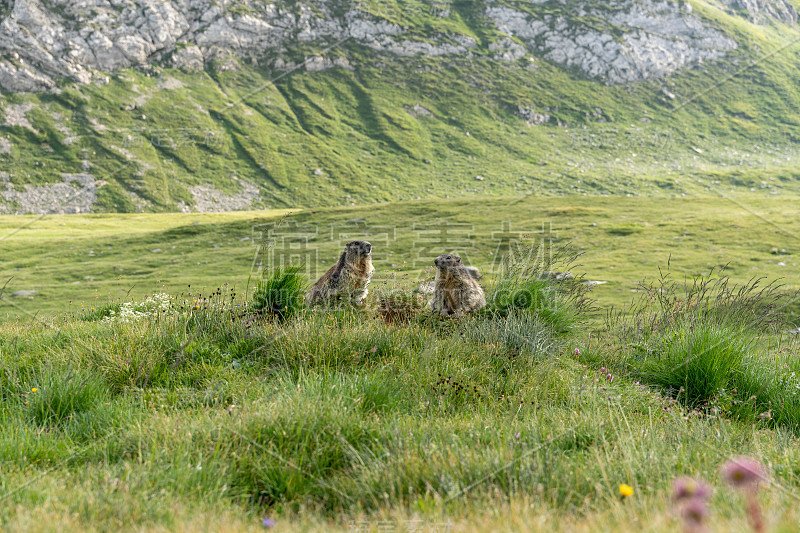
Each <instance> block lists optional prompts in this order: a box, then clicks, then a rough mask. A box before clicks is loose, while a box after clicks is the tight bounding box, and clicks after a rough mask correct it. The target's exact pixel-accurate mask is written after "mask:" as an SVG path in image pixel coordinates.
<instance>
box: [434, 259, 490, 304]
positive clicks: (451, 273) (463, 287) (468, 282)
mask: <svg viewBox="0 0 800 533" xmlns="http://www.w3.org/2000/svg"><path fill="white" fill-rule="evenodd" d="M433 264H434V265H436V268H437V270H436V280H435V282H434V283H435V286H434V292H433V299H432V300H431V311H433V312H434V313H439V314H440V315H441V316H450V315H456V316H459V315H465V314H467V313H470V312H472V311H477V310H478V309H482V308H483V307H484V306H485V305H486V297H485V296H484V295H483V289H482V288H481V286H480V285H479V284H478V282H477V281H475V278H473V277H472V276H471V275H470V273H469V271H468V270H467V268H466V267H465V266H464V263H462V262H461V258H460V257H458V256H457V255H451V254H442V255H440V256H439V257H437V258H436V259H434V260H433Z"/></svg>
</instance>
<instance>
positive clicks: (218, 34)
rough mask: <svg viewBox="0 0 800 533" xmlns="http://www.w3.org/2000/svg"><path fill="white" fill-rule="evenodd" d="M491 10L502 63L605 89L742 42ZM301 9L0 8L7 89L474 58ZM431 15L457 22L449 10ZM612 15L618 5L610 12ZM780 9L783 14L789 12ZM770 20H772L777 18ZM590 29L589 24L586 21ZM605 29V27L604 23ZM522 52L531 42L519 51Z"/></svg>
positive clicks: (699, 28)
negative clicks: (253, 67) (158, 67)
mask: <svg viewBox="0 0 800 533" xmlns="http://www.w3.org/2000/svg"><path fill="white" fill-rule="evenodd" d="M726 1H728V2H729V3H730V4H731V5H732V4H734V3H736V4H737V5H739V4H741V5H743V6H744V8H743V9H746V10H747V11H748V12H751V11H753V12H754V13H756V12H757V13H771V12H775V13H778V14H783V15H780V16H785V17H790V18H791V17H792V16H794V17H796V13H794V11H793V10H791V11H790V9H791V6H790V5H789V4H788V3H786V0H780V1H777V2H769V1H767V0H726ZM539 3H540V2H537V1H533V2H530V3H529V4H528V5H527V7H528V8H529V9H531V10H533V11H532V12H527V13H526V12H522V11H517V10H515V9H512V8H510V7H505V6H501V5H498V4H496V3H494V2H486V9H485V15H486V16H487V17H488V18H489V19H490V20H491V21H493V23H494V24H495V25H496V27H497V29H498V30H499V31H500V32H501V33H502V34H503V35H500V36H499V37H497V38H493V39H492V42H490V43H487V50H485V51H484V52H483V53H485V54H486V55H487V56H488V57H491V58H492V59H495V60H497V61H517V60H519V59H521V58H522V57H523V56H525V55H527V54H528V53H530V52H534V53H536V54H540V55H543V56H544V57H545V58H546V59H549V60H551V61H554V62H556V63H560V64H563V65H565V66H567V67H575V68H578V69H580V70H581V71H583V72H584V73H585V74H586V75H587V76H590V77H596V78H602V79H604V80H605V81H607V82H608V83H628V82H633V81H638V80H643V79H649V78H653V77H658V76H663V75H666V74H669V73H671V72H674V71H675V70H678V69H680V68H683V67H685V66H690V65H693V64H696V63H698V62H700V61H703V60H706V59H715V58H718V57H721V56H722V55H723V54H724V53H725V52H726V51H728V50H731V49H733V48H734V47H735V44H734V42H733V41H732V40H731V39H729V38H727V37H726V36H724V35H723V34H721V33H720V32H718V31H716V30H714V29H712V28H710V27H708V26H707V25H705V24H704V23H703V22H701V21H700V20H699V19H698V18H697V17H695V16H694V15H692V13H691V10H690V8H689V6H688V4H685V3H681V4H680V5H679V4H678V3H673V2H667V1H661V2H658V1H654V0H646V1H644V2H642V1H636V2H634V1H633V0H623V1H621V2H617V3H613V4H609V5H608V6H605V7H604V8H603V9H604V10H601V9H600V8H599V7H597V4H596V3H595V2H569V3H566V2H565V3H563V5H560V4H558V3H556V4H555V5H554V6H553V5H550V4H552V2H551V3H548V6H549V7H548V11H546V12H543V13H542V14H541V15H539V14H537V13H536V12H535V8H536V5H537V4H539ZM332 4H334V3H331V2H325V1H322V0H317V1H309V2H302V3H299V2H298V3H293V2H273V3H266V2H262V1H257V0H234V1H229V2H218V1H215V0H171V1H167V0H0V18H2V22H0V89H2V90H5V91H42V90H48V89H53V88H54V87H55V86H56V83H57V81H58V80H59V79H61V78H71V79H74V80H76V81H78V82H81V83H88V82H91V81H92V80H94V79H95V78H98V77H101V76H103V77H104V74H103V73H104V72H109V71H113V70H115V69H119V68H125V67H131V66H142V65H146V64H148V63H153V62H158V63H160V64H164V65H167V66H173V67H177V68H181V69H187V70H199V69H203V68H206V67H208V66H209V65H213V66H214V68H217V69H220V70H230V69H234V68H236V67H237V61H238V59H239V58H248V59H249V60H254V61H256V62H259V63H262V64H267V65H271V66H274V67H276V68H296V67H297V66H298V65H303V66H305V67H306V68H309V69H312V70H314V69H316V70H319V69H321V68H330V67H334V66H342V67H345V68H349V67H350V64H349V63H348V61H347V59H346V58H345V57H340V56H341V54H336V57H331V58H329V57H315V56H312V57H310V58H307V59H308V60H307V61H303V60H301V61H290V60H286V59H285V57H284V56H286V55H288V54H287V51H288V50H291V49H294V48H295V47H296V46H297V45H308V44H312V45H316V46H315V47H316V48H317V49H318V50H320V51H321V54H320V55H321V56H325V55H326V54H325V53H324V51H330V50H331V49H332V48H341V45H343V43H347V44H351V43H355V44H359V45H362V46H367V47H370V48H372V49H374V50H376V51H379V52H382V53H387V54H393V55H397V56H403V57H408V56H415V55H426V56H448V55H450V56H453V55H470V54H473V53H475V50H476V48H477V46H478V43H477V42H476V40H475V39H474V38H473V37H471V36H468V35H460V34H453V33H448V34H444V33H430V31H428V30H425V32H423V33H424V35H423V34H421V33H420V31H421V29H420V28H408V27H403V26H401V25H400V24H398V23H396V22H393V21H392V20H394V18H393V17H389V16H384V14H382V13H381V12H380V11H379V10H378V11H372V12H370V11H368V10H366V8H365V7H364V6H365V4H362V3H361V2H359V1H357V0H352V1H349V2H348V1H343V2H337V3H335V4H336V5H335V6H334V5H332ZM440 4H442V6H444V7H441V9H438V8H437V9H436V10H434V11H435V12H433V11H432V12H431V13H429V14H430V16H436V17H449V16H454V15H453V14H452V11H453V10H451V9H450V8H449V7H448V6H450V3H448V2H440ZM609 6H611V7H609ZM781 6H782V7H781ZM770 10H772V11H770ZM584 19H585V20H591V21H593V22H592V23H591V25H589V24H587V23H584V22H582V20H584ZM598 20H601V21H604V22H603V23H602V24H599V25H598V24H597V23H596V21H598ZM520 43H523V44H524V46H523V44H520Z"/></svg>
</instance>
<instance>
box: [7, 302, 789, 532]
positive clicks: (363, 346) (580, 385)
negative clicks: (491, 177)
mask: <svg viewBox="0 0 800 533" xmlns="http://www.w3.org/2000/svg"><path fill="white" fill-rule="evenodd" d="M230 295H231V292H230V290H228V291H226V290H220V291H213V292H212V293H210V294H206V295H205V296H201V295H200V294H193V295H176V296H175V297H174V298H173V300H172V303H171V304H170V306H169V307H168V308H167V310H166V311H164V312H151V313H148V314H144V315H142V316H140V317H138V318H136V319H133V320H121V319H109V318H108V317H100V316H98V317H96V318H95V319H94V320H88V321H87V319H86V317H84V318H83V319H81V318H78V317H75V318H73V317H70V316H67V315H63V314H62V315H59V316H54V317H50V318H47V319H43V320H38V321H34V322H15V321H12V322H8V323H5V324H3V325H0V346H2V359H1V360H0V361H2V369H3V370H2V371H3V374H2V375H3V376H4V383H5V384H6V385H4V387H3V389H4V391H5V393H6V394H7V395H8V398H7V400H6V401H4V402H3V404H2V406H0V420H2V422H3V423H2V424H0V428H2V429H0V461H2V463H3V465H4V477H3V487H4V495H3V496H2V497H3V498H4V505H3V506H1V507H0V520H2V522H3V524H4V525H5V526H6V527H8V528H10V529H21V528H23V527H26V528H27V527H28V525H29V524H32V523H40V525H39V526H35V527H34V529H37V527H38V528H41V527H42V526H41V521H42V520H44V519H47V518H52V517H54V516H57V515H59V514H64V515H66V516H68V517H73V518H70V519H69V520H67V522H66V523H65V524H64V526H63V527H64V528H65V529H67V530H80V529H83V528H85V527H91V528H97V529H113V528H116V527H120V525H121V524H124V527H128V528H130V527H134V528H142V529H151V528H166V529H179V530H194V529H206V528H208V527H212V528H215V529H216V528H219V529H221V530H226V529H230V530H242V529H247V528H253V529H255V528H258V527H261V526H260V520H261V519H262V518H264V517H267V516H268V517H271V518H273V519H276V520H277V521H278V524H279V527H280V528H281V529H288V530H321V529H326V530H349V529H351V528H352V527H353V526H352V524H353V523H354V522H355V523H358V522H362V521H366V522H367V523H368V524H371V527H372V528H373V529H374V530H378V527H379V523H380V522H381V521H384V523H385V522H386V521H389V522H392V523H394V524H395V527H397V528H402V527H406V526H405V525H406V524H410V523H415V522H412V521H420V522H419V523H422V524H426V525H428V526H430V527H433V525H435V524H437V523H445V522H446V523H451V524H453V527H454V528H457V530H463V531H485V530H499V529H502V530H519V531H523V530H530V524H529V523H528V521H529V520H533V519H534V517H535V520H534V522H536V523H539V524H543V525H541V526H535V527H537V528H541V529H543V530H544V529H547V530H556V531H562V530H563V531H566V530H572V528H573V526H572V525H571V524H574V525H576V527H579V528H585V530H587V531H588V530H601V529H606V528H608V527H612V525H614V524H618V525H619V527H624V525H625V524H630V523H634V522H635V523H641V524H643V529H644V530H646V531H673V530H675V528H676V527H678V526H677V523H676V522H675V518H674V517H673V515H672V514H671V511H670V508H669V504H668V499H669V490H670V488H669V487H670V483H671V480H672V479H673V478H674V477H676V476H678V475H681V474H691V475H696V476H701V477H704V478H706V479H708V480H709V481H710V482H711V483H712V484H713V485H715V489H716V490H715V497H714V500H713V502H712V508H713V510H714V515H713V525H714V530H719V531H725V530H729V529H730V528H731V527H732V525H733V524H737V523H740V522H741V521H742V520H744V510H743V508H742V505H741V503H740V502H739V500H738V498H737V497H736V496H735V494H733V492H732V491H731V490H730V489H726V488H725V487H724V486H722V484H721V481H720V480H719V478H718V474H717V472H718V468H719V466H720V465H721V463H722V462H724V461H725V459H726V458H727V457H728V456H730V455H734V454H741V453H749V454H752V455H754V456H756V457H758V458H759V459H760V460H762V461H763V462H765V463H766V464H768V465H772V466H771V469H770V470H771V472H770V475H771V476H772V481H773V483H774V484H775V486H777V487H780V488H781V489H782V490H772V491H769V492H768V493H766V494H764V498H763V504H764V506H765V509H766V516H767V519H768V521H769V522H770V524H774V525H781V527H783V528H784V529H785V530H787V531H788V530H791V528H792V527H793V524H795V523H796V520H797V516H796V513H795V512H793V511H791V510H790V509H796V507H794V506H792V505H790V502H791V501H793V500H792V495H793V494H795V493H796V492H797V491H798V490H800V482H798V477H797V471H796V469H795V468H794V467H793V466H792V465H794V464H796V463H797V461H798V459H800V457H798V452H797V450H798V446H797V443H798V434H797V433H796V431H797V430H796V427H797V426H792V425H791V424H786V423H784V422H782V421H780V420H777V419H765V418H756V419H752V418H744V417H741V416H736V413H735V412H734V411H722V412H721V415H720V416H705V414H704V413H701V412H698V411H690V410H688V409H687V410H684V409H683V408H681V406H680V404H675V403H674V401H673V400H672V398H671V397H670V396H669V395H662V394H661V393H659V392H658V390H655V389H653V390H647V389H643V388H642V387H640V386H637V385H635V384H634V383H633V377H631V378H627V377H626V376H625V375H624V374H623V373H619V374H618V375H617V376H616V379H614V380H612V381H609V380H607V379H605V376H604V375H600V374H599V366H600V362H601V361H610V360H611V359H612V357H614V356H615V354H617V352H616V349H615V348H614V346H615V345H614V344H613V342H611V341H612V340H613V338H614V337H613V336H611V335H607V336H604V337H602V338H596V337H593V338H588V337H587V335H586V334H585V332H584V333H581V332H579V331H573V332H572V333H569V334H566V335H565V334H564V333H563V332H562V333H559V332H558V331H557V329H556V328H554V327H553V326H552V325H551V324H548V323H547V321H546V320H541V319H540V318H539V316H538V315H536V314H534V313H530V312H528V311H525V310H514V309H512V310H509V312H508V313H507V314H506V315H505V316H500V315H498V314H494V313H485V314H477V315H474V316H472V317H468V318H465V319H462V320H452V319H451V320H442V319H440V318H437V317H434V316H433V315H432V314H430V313H429V312H428V311H420V312H418V314H417V316H416V317H415V318H413V319H412V320H409V321H408V322H403V323H401V325H392V324H387V323H386V321H384V320H382V319H381V318H380V317H379V316H378V315H379V312H380V310H379V308H378V307H377V306H375V305H374V304H370V305H368V306H367V307H366V308H365V309H352V308H349V307H345V308H341V309H338V310H336V309H327V310H323V309H319V308H316V309H307V310H303V311H302V312H300V313H299V314H297V315H295V316H293V317H288V318H287V319H286V320H285V321H283V322H277V321H263V320H255V321H254V320H251V319H249V318H248V317H246V316H243V314H242V307H241V306H240V305H239V304H238V303H237V302H236V301H235V299H231V298H230ZM193 296H194V297H196V298H193ZM195 299H197V300H198V303H200V304H201V305H197V304H196V303H195V301H194V300H195ZM133 307H134V308H137V309H142V308H144V309H149V307H148V306H147V305H145V304H140V303H136V302H135V305H133ZM118 316H121V314H119V315H118ZM45 320H46V321H45ZM756 331H763V330H756ZM575 348H579V349H580V350H581V351H582V353H581V355H579V356H576V355H573V351H574V349H575ZM776 350H777V351H776ZM765 353H769V354H774V355H776V356H778V355H779V356H780V357H782V358H783V360H785V361H786V362H787V364H791V365H794V368H798V364H800V363H798V361H800V357H799V356H800V354H799V353H798V345H797V344H796V343H783V344H780V345H773V346H772V347H770V348H768V352H765ZM740 363H741V364H742V365H754V366H753V371H752V372H750V373H749V374H747V375H748V376H749V379H751V380H752V385H753V387H756V386H765V385H768V384H769V381H768V380H767V379H765V378H763V377H760V376H762V374H761V372H762V371H763V369H764V368H765V367H764V364H765V363H764V361H757V360H755V359H752V358H748V360H747V361H746V362H745V361H741V362H740ZM608 364H609V363H606V365H608ZM615 373H616V372H615ZM33 388H36V389H37V390H36V391H35V392H33V391H32V390H31V389H33ZM748 392H749V391H748ZM771 394H772V396H771V397H772V398H777V397H778V395H779V393H778V392H777V388H773V389H772V392H771ZM783 394H784V397H786V398H789V396H787V395H786V394H785V390H784V393H783ZM775 412H776V413H777V412H778V410H777V409H775ZM56 480H58V481H57V482H56ZM620 483H626V484H630V485H631V486H633V487H634V489H635V491H636V492H635V496H634V497H633V498H632V499H630V500H628V501H624V502H623V501H620V500H619V497H618V495H617V486H618V485H619V484H620ZM512 510H515V511H514V512H513V513H512V514H509V513H511V512H512ZM556 516H560V517H562V518H563V520H562V519H560V520H558V521H557V520H556V519H555V517H556ZM212 517H213V518H212ZM219 517H226V523H225V524H222V523H219V522H217V520H219V519H220V518H219ZM526 517H527V518H526ZM206 520H209V521H208V522H207V523H206ZM645 524H646V525H645Z"/></svg>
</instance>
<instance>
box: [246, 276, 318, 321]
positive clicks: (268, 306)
mask: <svg viewBox="0 0 800 533" xmlns="http://www.w3.org/2000/svg"><path fill="white" fill-rule="evenodd" d="M301 269H302V266H288V267H278V268H276V269H275V270H273V271H272V273H271V274H269V275H268V276H266V277H265V278H264V279H263V280H261V281H260V282H259V283H258V284H257V285H256V288H255V290H254V291H253V296H252V298H251V299H250V308H251V309H252V310H253V311H254V312H256V313H260V314H263V315H265V316H269V317H273V318H275V319H277V320H279V321H284V320H286V319H288V318H290V317H293V316H296V315H297V314H298V313H299V312H300V310H301V309H302V308H303V298H304V297H305V294H306V290H307V288H308V287H307V283H306V280H305V277H304V276H303V275H302V274H301V273H300V270H301Z"/></svg>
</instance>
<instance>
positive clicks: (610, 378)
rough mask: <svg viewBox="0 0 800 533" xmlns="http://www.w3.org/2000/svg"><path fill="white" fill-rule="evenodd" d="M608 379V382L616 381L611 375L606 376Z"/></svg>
mask: <svg viewBox="0 0 800 533" xmlns="http://www.w3.org/2000/svg"><path fill="white" fill-rule="evenodd" d="M606 379H607V380H608V381H614V376H612V375H611V374H609V375H607V376H606Z"/></svg>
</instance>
